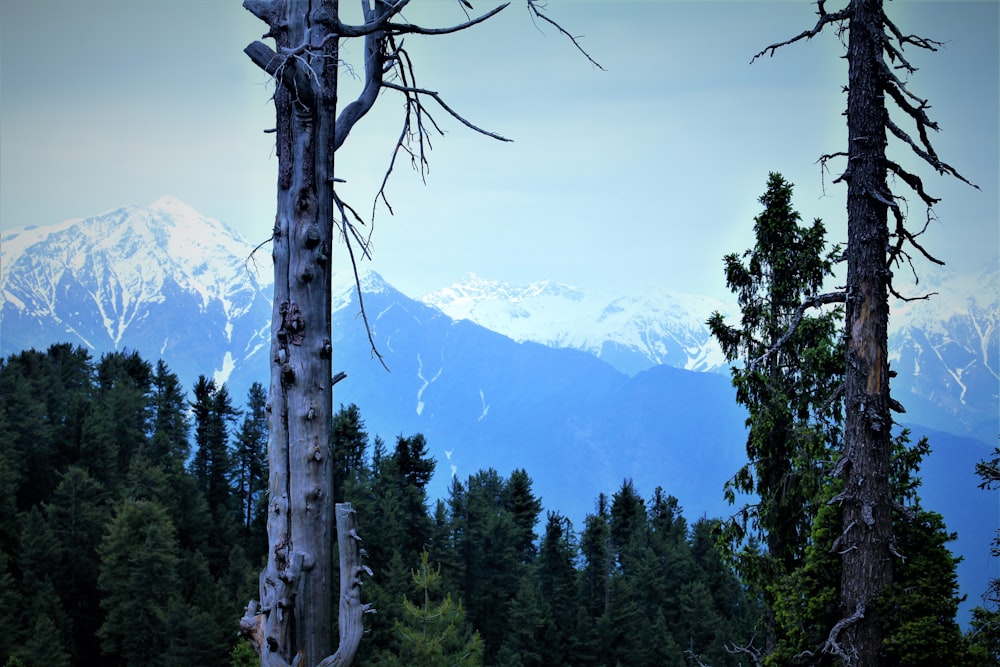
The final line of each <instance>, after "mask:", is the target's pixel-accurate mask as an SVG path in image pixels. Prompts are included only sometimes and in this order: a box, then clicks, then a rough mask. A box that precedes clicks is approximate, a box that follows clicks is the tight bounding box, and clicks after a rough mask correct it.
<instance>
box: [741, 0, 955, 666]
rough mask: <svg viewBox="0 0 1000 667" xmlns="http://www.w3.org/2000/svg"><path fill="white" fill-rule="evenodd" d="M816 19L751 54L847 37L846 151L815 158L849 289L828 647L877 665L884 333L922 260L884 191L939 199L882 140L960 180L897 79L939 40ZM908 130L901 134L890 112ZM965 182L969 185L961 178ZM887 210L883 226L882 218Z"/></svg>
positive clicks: (850, 14)
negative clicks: (909, 272)
mask: <svg viewBox="0 0 1000 667" xmlns="http://www.w3.org/2000/svg"><path fill="white" fill-rule="evenodd" d="M816 5H817V10H818V15H819V19H818V20H817V22H816V25H815V26H814V27H813V28H812V29H811V30H806V31H803V32H802V33H800V34H799V35H797V36H795V37H793V38H791V39H789V40H786V41H784V42H779V43H775V44H772V45H771V46H768V47H767V48H765V49H764V50H763V51H761V52H760V53H759V54H757V56H755V59H756V58H757V57H760V56H762V55H764V54H767V53H770V54H772V55H773V54H774V52H775V51H776V50H777V49H778V48H780V47H782V46H785V45H788V44H791V43H794V42H797V41H799V40H802V39H809V38H812V37H814V36H816V35H817V34H819V33H820V32H821V31H822V30H823V29H824V28H826V27H828V26H830V25H834V26H837V29H838V30H840V31H841V33H842V32H843V31H845V30H846V32H847V35H848V42H847V64H848V83H847V112H846V117H847V134H848V136H847V144H846V149H845V150H841V151H837V152H835V153H832V154H829V155H825V156H822V158H821V161H822V162H823V163H824V164H825V163H826V162H827V161H828V160H830V159H833V158H835V157H845V158H847V166H846V168H845V170H844V172H843V173H842V174H841V175H840V176H839V177H837V179H836V180H835V182H839V181H846V183H847V250H846V255H847V285H846V290H845V292H844V296H845V299H846V322H845V332H846V336H845V361H846V381H845V411H846V421H845V432H844V447H843V451H842V454H841V456H840V459H839V461H838V464H837V470H836V472H837V473H838V474H839V475H842V476H843V478H844V481H845V484H844V487H843V491H841V493H840V495H839V496H838V497H837V499H836V500H837V502H839V503H840V504H841V505H842V506H843V533H842V535H841V538H840V541H839V542H838V546H839V547H840V549H839V551H840V553H842V554H843V565H844V567H843V572H842V579H841V613H842V618H841V620H840V621H838V623H837V624H835V625H834V627H833V628H832V629H831V631H830V634H829V638H828V642H827V645H826V650H827V651H828V652H830V653H833V654H835V655H837V656H839V657H840V658H841V659H843V660H844V661H845V662H848V663H850V664H852V665H860V666H862V667H867V666H869V665H878V664H881V660H882V652H883V635H882V631H881V629H880V627H879V624H878V619H877V617H876V616H875V614H873V613H871V610H872V609H873V608H874V607H873V605H874V604H875V601H876V599H877V598H878V597H879V595H881V593H882V591H884V590H885V589H886V588H887V587H888V586H889V585H890V584H891V582H892V564H893V558H894V557H895V556H894V554H893V553H892V551H893V535H892V508H893V503H892V493H891V489H890V484H889V475H890V472H889V470H890V458H891V445H890V438H891V434H890V429H891V426H892V423H893V420H892V415H891V414H890V405H891V403H890V398H889V359H888V353H887V347H888V345H887V335H888V331H887V330H888V319H889V301H888V297H889V293H890V292H895V290H894V289H893V287H892V283H891V277H892V268H893V267H894V266H896V265H899V264H902V263H907V262H909V261H910V260H911V255H910V254H909V253H910V252H914V251H915V252H918V253H919V254H921V255H923V256H924V257H925V258H927V259H929V260H932V261H938V262H939V260H936V259H934V258H933V257H931V255H930V254H928V253H927V251H926V250H924V248H923V247H922V246H921V245H920V243H919V241H918V239H917V237H918V236H919V234H920V231H919V230H917V231H914V229H912V228H910V227H908V226H907V221H906V215H905V202H904V200H903V198H902V197H900V196H899V195H898V194H896V193H894V192H893V191H892V190H891V189H890V188H889V184H888V178H887V177H888V176H889V175H890V174H891V175H892V176H893V177H894V178H895V180H896V181H898V182H902V183H903V184H905V185H906V186H907V187H908V188H909V189H910V190H911V191H912V192H914V193H915V194H916V195H917V196H918V197H919V199H920V200H921V202H922V203H924V204H925V205H926V206H927V207H928V209H930V207H931V206H933V204H935V203H936V202H937V200H936V199H935V198H934V197H932V196H930V195H929V194H928V193H927V192H926V190H925V189H924V184H923V181H922V180H921V178H920V177H919V176H918V175H916V174H915V173H913V172H912V171H909V170H908V169H907V168H905V167H903V166H902V164H900V163H899V162H897V161H895V160H893V159H890V158H889V157H888V155H887V153H886V147H887V144H888V140H887V135H888V134H892V135H893V136H894V137H895V138H896V139H897V140H898V141H899V142H900V143H901V144H903V145H905V146H907V147H909V148H910V149H911V150H912V152H913V154H915V155H916V156H917V157H919V158H920V160H922V161H923V162H925V163H926V164H928V165H930V166H931V167H932V168H933V169H934V170H935V171H936V172H938V173H939V174H950V175H952V176H955V177H957V178H959V179H960V180H962V181H965V178H963V177H962V176H961V175H960V174H959V173H958V172H957V171H956V170H955V169H954V168H953V167H951V166H950V165H948V164H947V163H945V162H943V161H941V160H940V158H938V156H937V153H936V152H935V150H934V148H933V146H932V145H931V143H930V140H929V138H928V133H927V131H928V130H937V129H938V127H937V124H936V123H935V122H934V121H933V120H931V119H930V117H929V116H928V115H927V108H928V104H927V102H926V100H923V99H921V98H920V97H918V96H917V95H915V94H914V93H913V92H912V91H911V90H910V88H909V85H908V82H907V81H906V80H904V79H903V78H900V75H899V74H897V72H900V71H902V72H903V73H904V77H905V76H906V75H909V74H912V73H914V72H915V71H916V68H915V67H914V66H913V65H912V64H911V63H910V61H909V59H908V58H909V54H906V53H904V51H905V49H906V47H915V48H917V49H927V50H931V51H933V50H936V49H937V47H938V46H940V43H939V42H936V41H934V40H932V39H927V38H923V37H919V36H916V35H909V34H906V33H904V32H902V31H901V30H900V29H899V28H898V27H897V26H896V24H895V23H894V22H893V21H892V20H891V19H890V18H889V17H888V15H887V14H886V12H885V9H884V2H883V0H849V1H848V2H847V3H846V5H845V6H843V8H841V9H839V10H837V11H835V12H828V11H827V10H826V7H825V5H826V0H818V2H817V3H816ZM887 99H889V100H892V102H893V104H894V107H895V111H896V112H897V114H896V116H897V117H899V116H902V118H904V119H905V120H906V122H908V123H912V125H913V126H914V127H915V129H916V137H914V136H911V135H912V130H911V131H910V132H907V130H905V129H904V128H903V127H901V126H900V125H898V124H897V122H896V120H894V118H893V117H891V116H890V113H889V109H888V108H887V104H886V100H887ZM965 182H968V181H965ZM890 212H891V213H892V221H891V222H892V225H891V226H890V219H889V213H890Z"/></svg>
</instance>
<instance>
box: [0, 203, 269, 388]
mask: <svg viewBox="0 0 1000 667" xmlns="http://www.w3.org/2000/svg"><path fill="white" fill-rule="evenodd" d="M253 250H254V248H253V246H252V245H251V244H250V243H249V242H248V241H246V240H245V239H243V238H242V237H240V236H239V235H238V234H237V233H236V232H234V231H233V230H232V229H230V228H228V227H226V226H225V225H224V224H222V223H221V222H219V221H218V220H213V219H211V218H207V217H205V216H203V215H201V214H200V213H198V212H197V211H195V210H194V209H192V208H191V207H189V206H187V205H186V204H184V203H183V202H181V201H179V200H177V199H176V198H173V197H163V198H162V199H160V200H158V201H156V202H154V203H153V204H151V205H149V206H144V207H140V206H130V207H127V208H121V209H118V210H115V211H110V212H108V213H104V214H101V215H98V216H94V217H91V218H86V219H78V220H69V221H66V222H64V223H61V224H59V225H54V226H50V227H36V228H31V229H21V230H16V231H14V232H12V233H10V234H8V235H6V236H4V237H3V239H0V323H2V332H0V353H2V354H3V356H6V355H8V354H11V353H12V352H16V351H18V350H22V349H26V348H29V347H42V348H44V347H46V346H47V345H49V344H50V343H53V342H57V341H63V342H70V343H73V344H74V345H82V346H83V347H85V348H87V349H88V350H90V351H91V352H92V353H94V354H97V355H99V354H100V353H102V352H104V351H108V350H116V349H125V348H128V349H134V350H139V351H140V352H142V354H143V355H144V356H147V357H148V358H151V359H154V360H155V359H158V358H163V359H165V360H167V361H168V363H169V364H170V365H171V367H172V368H173V369H174V371H175V372H176V373H177V374H178V375H179V376H180V377H181V380H182V381H183V382H184V383H185V384H186V385H188V384H193V382H194V380H195V379H197V376H198V375H199V374H205V375H208V376H210V377H211V376H213V375H215V376H216V377H217V378H218V379H219V380H222V381H225V380H229V379H231V375H232V373H233V371H235V370H236V369H237V367H241V366H243V367H245V366H246V364H247V363H248V362H250V360H251V359H253V358H255V355H256V354H257V353H258V352H259V351H260V350H262V349H266V348H267V345H268V338H269V335H270V324H269V320H270V317H271V305H270V298H271V297H270V293H271V290H270V282H271V276H270V264H271V260H270V257H269V256H268V255H267V253H266V252H264V253H263V257H262V258H261V259H260V260H258V261H259V262H260V264H261V265H262V268H261V270H259V271H258V268H257V266H256V264H255V262H254V260H253V259H251V254H252V253H253ZM265 358H266V356H265ZM237 375H239V374H237Z"/></svg>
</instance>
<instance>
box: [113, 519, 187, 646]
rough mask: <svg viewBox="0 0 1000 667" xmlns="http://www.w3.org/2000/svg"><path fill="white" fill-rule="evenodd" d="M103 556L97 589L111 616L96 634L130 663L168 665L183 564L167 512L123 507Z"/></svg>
mask: <svg viewBox="0 0 1000 667" xmlns="http://www.w3.org/2000/svg"><path fill="white" fill-rule="evenodd" d="M100 555H101V568H100V575H99V577H98V585H99V586H100V588H101V590H102V591H103V592H104V597H103V599H102V600H101V607H103V608H104V610H105V611H106V612H107V617H106V619H105V621H104V623H103V625H102V626H101V628H100V630H99V631H98V635H99V636H100V637H101V640H102V646H103V649H104V651H105V652H106V653H111V654H119V655H121V656H122V658H123V659H124V660H125V662H126V664H129V665H161V664H164V660H165V658H166V656H167V649H168V647H169V645H170V637H171V635H172V634H173V632H174V628H173V627H172V626H171V624H170V620H171V618H170V607H171V601H172V599H173V597H174V596H176V595H177V594H178V587H179V585H180V573H179V570H178V567H179V565H180V562H181V561H180V553H179V549H178V545H177V537H176V533H175V531H174V526H173V523H171V521H170V518H169V517H168V516H167V512H166V510H164V509H163V508H162V507H161V506H159V505H158V504H156V503H154V502H151V501H148V500H135V501H127V502H125V503H124V504H122V505H121V506H120V507H119V509H118V511H117V513H116V515H115V517H114V519H113V520H112V521H111V524H110V526H109V527H108V534H107V536H106V537H105V538H104V541H103V542H102V544H101V548H100Z"/></svg>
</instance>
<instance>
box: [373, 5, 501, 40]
mask: <svg viewBox="0 0 1000 667" xmlns="http://www.w3.org/2000/svg"><path fill="white" fill-rule="evenodd" d="M509 5H510V3H509V2H505V3H503V4H502V5H500V6H498V7H494V8H493V9H491V10H490V11H488V12H486V13H485V14H483V15H482V16H477V17H476V18H474V19H469V20H468V21H466V22H465V23H459V24H458V25H453V26H449V27H447V28H424V27H422V26H418V25H414V24H412V23H391V24H389V28H390V29H391V30H392V32H393V34H396V35H402V34H406V33H411V34H416V35H448V34H450V33H453V32H459V31H461V30H465V29H466V28H471V27H472V26H474V25H477V24H479V23H482V22H483V21H487V20H489V19H491V18H493V17H494V16H496V15H497V14H499V13H500V12H501V11H503V10H504V9H506V8H507V7H508V6H509ZM467 15H468V14H467Z"/></svg>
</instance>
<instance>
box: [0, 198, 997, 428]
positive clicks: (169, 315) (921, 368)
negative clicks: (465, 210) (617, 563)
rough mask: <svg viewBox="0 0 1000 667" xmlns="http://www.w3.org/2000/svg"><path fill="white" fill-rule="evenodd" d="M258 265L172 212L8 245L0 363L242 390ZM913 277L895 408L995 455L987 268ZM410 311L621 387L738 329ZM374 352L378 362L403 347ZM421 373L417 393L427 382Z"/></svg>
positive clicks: (342, 284)
mask: <svg viewBox="0 0 1000 667" xmlns="http://www.w3.org/2000/svg"><path fill="white" fill-rule="evenodd" d="M254 250H255V246H254V244H252V243H250V242H249V241H247V240H246V239H243V238H242V237H241V236H240V235H239V234H238V233H237V232H235V231H233V230H232V229H231V228H229V227H227V226H226V225H224V224H223V223H221V222H219V221H218V220H214V219H212V218H208V217H206V216H203V215H201V214H200V213H198V212H197V211H195V210H194V209H193V208H191V207H190V206H188V205H186V204H184V203H183V202H181V201H180V200H178V199H176V198H175V197H163V198H161V199H159V200H157V201H156V202H154V203H153V204H151V205H149V206H130V207H126V208H121V209H117V210H114V211H110V212H107V213H103V214H100V215H97V216H92V217H89V218H85V219H74V220H68V221H66V222H63V223H59V224H57V225H52V226H48V227H36V228H26V229H20V230H14V231H12V232H10V233H9V234H7V235H5V236H4V237H3V239H2V240H0V325H2V328H0V333H2V336H0V353H2V354H4V355H6V354H10V353H13V352H17V351H18V350H21V349H26V348H28V347H39V346H42V347H44V346H45V345H48V344H50V343H52V342H63V341H69V342H71V343H73V344H82V345H84V346H85V347H87V348H88V349H90V350H92V351H94V352H103V351H105V350H108V349H124V348H131V349H142V350H144V351H145V353H146V354H147V355H149V356H152V357H155V356H157V355H158V356H161V357H164V358H170V359H172V361H173V365H174V366H175V367H177V368H178V369H181V370H183V371H184V373H185V374H188V375H190V374H193V373H196V372H197V373H206V374H209V375H212V376H214V377H215V379H216V380H217V381H220V382H221V381H231V382H234V383H235V384H236V385H237V386H238V385H239V383H240V381H242V380H246V379H248V378H253V379H260V378H259V374H260V373H261V371H262V369H266V368H267V361H266V358H267V349H268V345H269V339H270V316H271V289H270V284H271V281H272V277H271V267H270V265H271V260H270V256H269V248H267V247H264V248H260V249H258V250H257V252H256V254H254ZM920 274H921V275H920V277H921V281H920V283H919V284H918V285H915V286H913V287H910V286H908V285H906V282H907V279H908V278H909V276H908V275H901V276H899V277H898V278H897V285H898V286H899V287H900V288H907V289H910V290H911V292H910V293H911V294H913V295H915V296H919V295H921V294H924V293H926V292H936V293H937V294H936V295H935V296H933V297H931V298H930V299H927V300H918V301H911V302H900V303H896V304H894V307H893V314H892V318H891V321H890V341H889V352H890V358H891V361H892V365H893V368H894V369H895V370H897V371H898V372H899V377H898V378H897V379H896V380H894V382H893V391H894V394H895V395H896V397H897V398H898V399H899V400H900V401H901V402H902V403H903V404H904V406H906V407H907V409H908V410H910V411H911V412H910V414H911V415H914V416H917V417H918V418H923V416H924V415H929V414H935V415H939V416H940V419H939V420H937V421H934V422H927V425H928V426H934V427H937V428H942V429H943V430H946V431H949V432H955V430H954V428H953V427H954V425H955V424H956V423H958V422H960V423H961V424H962V425H963V426H962V429H963V431H964V432H967V433H973V434H976V435H977V437H980V438H983V439H993V438H995V434H996V427H995V423H996V421H997V413H998V410H997V406H998V401H1000V398H998V394H1000V391H998V389H1000V381H998V368H1000V361H998V356H1000V350H998V347H1000V345H998V335H1000V296H998V295H1000V287H998V271H997V267H996V266H989V267H986V268H984V269H983V270H981V271H979V272H978V273H972V274H968V273H958V272H956V271H954V270H953V269H950V268H947V267H946V268H943V269H942V268H938V267H932V268H931V270H926V271H921V272H920ZM360 282H361V289H362V293H363V294H364V295H365V296H366V301H365V303H366V305H369V304H368V300H367V297H368V296H369V295H374V294H381V295H384V294H386V293H390V292H391V293H392V294H395V295H396V296H395V297H394V299H395V301H391V303H389V305H387V306H386V307H387V308H392V309H398V308H402V309H403V310H404V311H409V310H412V309H413V308H414V306H415V303H414V302H413V301H412V300H411V299H410V298H409V297H405V296H403V295H401V294H398V293H396V292H395V290H394V289H393V288H392V287H391V286H390V285H388V284H387V283H385V281H384V280H382V278H381V277H380V276H379V275H378V274H377V273H375V272H373V271H371V270H367V269H366V267H361V271H360ZM335 285H337V286H338V287H337V290H336V291H335V293H334V295H333V308H334V312H335V313H336V312H339V311H341V310H342V309H348V311H350V312H347V311H345V312H346V314H347V317H348V318H353V317H354V316H356V315H357V314H358V311H359V310H360V306H359V305H358V303H357V295H356V294H355V292H356V287H355V285H354V275H353V273H352V272H350V270H347V271H346V272H345V273H340V274H338V275H337V276H335ZM373 303H374V301H373ZM420 305H421V306H430V307H431V308H432V309H433V312H435V313H440V314H441V317H446V318H448V319H449V320H452V321H456V322H460V321H462V320H467V321H469V322H471V323H474V324H477V325H479V326H481V327H483V328H485V329H489V330H491V331H493V332H496V333H498V334H500V335H503V336H505V337H507V338H509V339H512V340H514V341H516V342H519V343H526V342H532V343H538V344H541V345H544V346H547V347H552V348H568V349H573V350H577V351H583V352H586V353H588V354H590V355H592V356H595V357H597V358H599V359H600V360H602V361H604V362H605V363H607V364H609V365H610V366H612V367H613V368H614V369H616V370H617V371H619V372H621V373H624V374H625V375H627V376H632V377H634V376H637V375H638V374H640V373H642V372H644V371H646V370H649V369H652V368H655V367H658V366H661V365H666V366H672V367H675V368H680V369H685V370H693V371H716V372H721V373H725V370H726V363H725V360H724V359H723V357H722V354H721V351H720V350H719V348H718V346H717V345H716V344H715V342H714V340H713V339H712V337H711V335H710V334H709V331H708V328H707V326H706V324H705V321H706V320H707V319H708V317H709V316H710V315H711V313H712V312H714V311H716V310H718V311H719V312H722V313H723V314H724V315H725V316H726V318H727V320H729V321H731V322H735V321H738V317H739V313H738V311H737V309H736V307H735V306H734V305H732V304H727V303H723V302H721V301H716V300H713V299H709V298H706V297H701V296H695V295H688V294H678V293H674V292H670V291H668V290H665V289H649V290H644V291H642V292H641V293H636V294H631V295H621V294H606V293H605V294H602V293H598V292H591V291H585V290H581V289H578V288H575V287H570V286H567V285H563V284H560V283H557V282H553V281H548V280H542V281H537V282H533V283H530V284H527V285H518V284H514V283H511V282H506V281H502V280H487V279H485V278H481V277H479V276H476V275H474V274H470V275H468V276H466V277H465V278H464V279H462V280H460V281H458V282H456V283H454V284H452V285H450V286H448V287H445V288H443V289H440V290H437V291H435V292H432V293H431V294H428V295H426V296H425V297H424V298H423V299H422V302H420ZM366 313H367V316H368V319H369V322H370V323H372V324H373V327H374V328H375V329H376V330H377V329H378V326H377V321H378V320H379V318H380V316H381V315H382V312H381V311H378V310H376V309H374V307H373V305H369V307H368V308H367V309H366ZM358 326H361V325H360V324H359V325H358ZM414 326H416V325H414ZM411 333H415V335H420V334H419V332H411ZM376 342H377V344H378V345H380V346H384V347H385V348H387V349H391V348H392V347H393V346H395V345H397V344H399V343H400V341H399V339H398V338H394V339H385V340H377V341H376ZM423 362H425V363H426V364H430V363H431V360H430V359H429V358H424V359H423ZM425 370H426V372H423V371H422V372H421V373H422V375H423V376H424V381H426V379H427V378H431V377H433V374H434V370H432V369H430V368H429V366H428V368H426V369H425ZM428 373H430V375H428ZM195 377H197V375H195ZM480 402H481V403H482V401H480Z"/></svg>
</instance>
